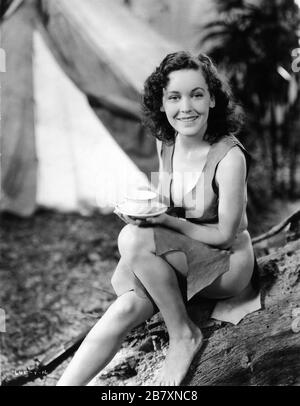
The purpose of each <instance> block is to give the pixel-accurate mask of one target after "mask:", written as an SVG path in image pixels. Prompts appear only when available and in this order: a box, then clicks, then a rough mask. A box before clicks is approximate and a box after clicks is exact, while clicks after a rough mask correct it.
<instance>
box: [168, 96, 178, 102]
mask: <svg viewBox="0 0 300 406" xmlns="http://www.w3.org/2000/svg"><path fill="white" fill-rule="evenodd" d="M168 100H173V101H174V100H179V96H169V97H168Z"/></svg>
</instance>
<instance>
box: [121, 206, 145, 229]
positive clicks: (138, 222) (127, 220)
mask: <svg viewBox="0 0 300 406" xmlns="http://www.w3.org/2000/svg"><path fill="white" fill-rule="evenodd" d="M114 213H115V214H116V215H117V216H118V217H119V218H120V219H121V220H123V221H124V223H126V224H133V225H135V226H140V225H141V224H143V223H144V220H139V219H136V218H134V217H131V216H126V215H125V214H123V213H120V212H119V211H118V210H116V209H115V210H114Z"/></svg>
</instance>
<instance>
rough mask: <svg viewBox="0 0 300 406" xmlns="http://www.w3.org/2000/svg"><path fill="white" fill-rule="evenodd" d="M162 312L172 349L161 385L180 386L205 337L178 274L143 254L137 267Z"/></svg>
mask: <svg viewBox="0 0 300 406" xmlns="http://www.w3.org/2000/svg"><path fill="white" fill-rule="evenodd" d="M133 271H134V273H135V275H136V276H137V277H138V278H139V279H140V280H141V282H142V284H143V285H144V286H145V288H146V289H147V290H148V292H149V294H150V295H151V297H152V298H153V300H154V301H155V303H156V305H157V306H158V308H159V309H160V312H161V314H162V316H163V318H164V321H165V323H166V327H167V329H168V334H169V349H168V353H167V356H166V360H165V363H164V366H163V369H162V371H161V373H160V377H159V378H158V381H157V384H158V385H164V386H169V385H171V386H175V385H176V386H177V385H179V384H180V383H181V382H182V380H183V379H184V377H185V375H186V373H187V372H188V369H189V367H190V365H191V362H192V360H193V358H194V357H195V355H196V353H197V352H198V351H199V349H200V347H201V345H202V340H203V337H202V333H201V331H200V329H199V328H198V327H197V326H196V325H195V324H194V323H193V322H192V320H191V319H190V318H189V316H188V314H187V310H186V306H185V304H184V301H183V298H182V294H181V292H180V289H179V286H178V281H177V277H176V275H175V272H174V270H173V269H172V268H171V267H170V266H169V265H168V263H167V262H166V261H165V260H163V259H162V258H160V257H158V256H156V255H154V254H151V253H146V252H143V253H142V252H140V254H139V257H138V258H136V259H135V263H134V265H133Z"/></svg>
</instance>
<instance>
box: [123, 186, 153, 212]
mask: <svg viewBox="0 0 300 406" xmlns="http://www.w3.org/2000/svg"><path fill="white" fill-rule="evenodd" d="M157 203H158V194H157V193H156V192H154V191H152V190H136V191H135V192H133V193H131V194H128V195H126V196H125V201H124V202H123V204H122V207H123V208H126V210H127V211H128V212H131V213H133V214H143V213H148V212H150V211H151V209H152V208H153V207H155V206H156V205H157Z"/></svg>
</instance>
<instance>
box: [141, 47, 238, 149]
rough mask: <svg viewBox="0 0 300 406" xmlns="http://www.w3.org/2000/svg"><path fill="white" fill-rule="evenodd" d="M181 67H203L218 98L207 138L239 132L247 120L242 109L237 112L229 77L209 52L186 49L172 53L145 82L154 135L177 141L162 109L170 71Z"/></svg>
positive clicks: (145, 105)
mask: <svg viewBox="0 0 300 406" xmlns="http://www.w3.org/2000/svg"><path fill="white" fill-rule="evenodd" d="M181 69H194V70H198V69H201V72H202V74H203V76H204V79H205V81H206V83H207V86H208V90H209V93H210V95H211V96H213V97H214V99H215V107H214V108H212V109H211V110H210V112H209V116H208V120H207V131H206V134H205V136H204V139H205V140H206V141H208V142H209V143H210V144H213V143H214V142H216V141H218V139H219V138H221V137H222V136H223V135H227V134H235V135H237V133H238V132H239V131H240V128H241V126H242V123H243V113H242V109H241V108H239V113H237V105H236V104H235V103H234V102H233V97H232V94H231V90H230V87H229V85H228V84H227V82H226V81H225V79H221V76H220V75H219V73H218V71H217V69H216V67H215V65H214V64H213V62H212V60H211V59H210V58H209V57H208V56H207V55H205V54H202V53H200V54H199V55H198V56H193V55H191V54H190V53H189V52H186V51H180V52H176V53H172V54H168V55H167V56H166V57H165V58H164V59H163V61H162V62H161V64H160V65H159V66H158V67H157V68H156V69H155V71H154V72H153V73H152V74H151V75H150V76H149V77H148V79H147V80H146V81H145V85H144V94H143V113H144V124H145V125H146V126H147V127H149V128H150V130H151V132H152V134H153V135H154V136H155V137H156V138H158V139H159V140H162V141H164V142H167V143H173V142H174V140H175V130H174V128H173V127H172V126H171V125H170V124H169V122H168V119H167V117H166V114H165V113H164V112H162V111H161V110H160V108H161V106H162V98H163V89H164V88H166V86H167V84H168V81H169V73H171V72H173V71H178V70H181Z"/></svg>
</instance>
